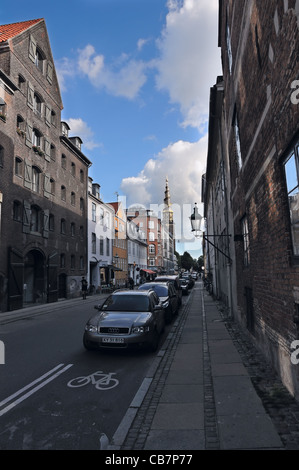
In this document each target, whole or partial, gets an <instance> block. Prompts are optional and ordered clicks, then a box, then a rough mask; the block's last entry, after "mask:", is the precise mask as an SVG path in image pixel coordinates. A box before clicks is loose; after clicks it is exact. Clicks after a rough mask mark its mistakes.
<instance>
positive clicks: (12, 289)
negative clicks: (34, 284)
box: [8, 248, 24, 310]
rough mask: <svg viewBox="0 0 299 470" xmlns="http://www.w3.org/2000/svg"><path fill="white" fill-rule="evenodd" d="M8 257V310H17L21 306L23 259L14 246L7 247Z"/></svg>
mask: <svg viewBox="0 0 299 470" xmlns="http://www.w3.org/2000/svg"><path fill="white" fill-rule="evenodd" d="M8 258H9V261H8V310H17V309H19V308H22V307H23V284H24V281H23V276H24V260H23V256H22V253H21V252H19V251H18V250H16V249H15V248H9V252H8Z"/></svg>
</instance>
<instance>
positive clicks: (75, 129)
mask: <svg viewBox="0 0 299 470" xmlns="http://www.w3.org/2000/svg"><path fill="white" fill-rule="evenodd" d="M66 122H67V123H68V125H69V126H70V134H69V135H70V137H71V136H74V137H75V136H78V137H80V138H81V139H82V141H83V145H84V146H85V147H86V148H87V149H88V150H93V149H94V148H96V147H102V144H99V143H97V142H95V141H94V140H93V136H94V133H93V131H92V130H91V129H90V127H88V125H87V124H86V122H84V121H83V120H82V119H81V118H70V119H67V120H66Z"/></svg>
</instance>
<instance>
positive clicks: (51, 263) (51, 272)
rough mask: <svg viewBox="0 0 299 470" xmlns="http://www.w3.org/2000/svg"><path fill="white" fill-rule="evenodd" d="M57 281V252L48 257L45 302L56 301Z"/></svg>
mask: <svg viewBox="0 0 299 470" xmlns="http://www.w3.org/2000/svg"><path fill="white" fill-rule="evenodd" d="M57 300H58V282H57V253H54V254H53V255H50V256H49V258H48V290H47V302H49V303H50V302H57Z"/></svg>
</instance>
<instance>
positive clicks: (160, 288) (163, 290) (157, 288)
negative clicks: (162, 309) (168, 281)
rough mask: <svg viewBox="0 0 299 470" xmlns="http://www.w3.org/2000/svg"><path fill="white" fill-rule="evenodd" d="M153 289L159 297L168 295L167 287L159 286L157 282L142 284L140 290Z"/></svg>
mask: <svg viewBox="0 0 299 470" xmlns="http://www.w3.org/2000/svg"><path fill="white" fill-rule="evenodd" d="M148 289H153V290H154V291H155V292H156V294H157V295H158V296H159V297H167V296H168V288H167V287H166V286H160V285H159V284H143V285H142V286H141V287H140V290H148Z"/></svg>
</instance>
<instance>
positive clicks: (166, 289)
mask: <svg viewBox="0 0 299 470" xmlns="http://www.w3.org/2000/svg"><path fill="white" fill-rule="evenodd" d="M147 289H153V290H154V291H155V292H156V294H157V295H158V296H159V298H160V301H161V302H162V305H163V307H164V310H165V320H166V323H170V322H171V321H172V319H173V317H174V316H175V315H176V314H177V313H178V310H179V301H178V296H177V294H176V291H175V288H174V286H173V284H172V283H171V282H156V281H154V282H147V283H145V284H142V285H141V286H139V287H138V290H147Z"/></svg>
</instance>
